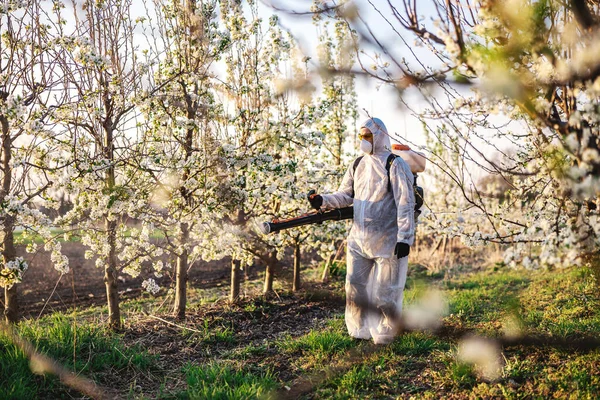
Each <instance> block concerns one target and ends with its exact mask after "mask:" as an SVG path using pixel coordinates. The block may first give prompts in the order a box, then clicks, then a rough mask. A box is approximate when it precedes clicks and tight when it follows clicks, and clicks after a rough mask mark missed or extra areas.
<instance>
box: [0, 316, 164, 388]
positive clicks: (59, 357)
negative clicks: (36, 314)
mask: <svg viewBox="0 0 600 400" xmlns="http://www.w3.org/2000/svg"><path fill="white" fill-rule="evenodd" d="M16 331H17V333H18V334H19V335H21V336H22V337H23V338H25V339H26V340H28V341H30V342H31V343H32V344H33V345H34V346H35V347H36V348H37V350H38V351H39V352H41V353H43V354H45V355H47V356H49V357H51V358H52V359H54V360H56V361H58V362H59V363H61V364H62V365H63V366H65V367H66V368H68V369H71V370H73V372H75V373H77V374H79V373H81V374H84V375H87V376H90V377H92V378H93V376H94V374H96V373H99V372H103V371H107V370H112V371H115V372H117V373H123V372H127V371H134V370H146V369H149V368H152V365H153V363H154V362H155V360H156V358H155V357H154V356H152V355H150V354H149V353H148V352H147V351H144V350H143V349H141V348H139V347H126V346H124V345H123V343H122V341H121V339H120V338H119V336H118V335H115V334H113V333H111V332H108V331H107V330H105V329H104V328H103V327H101V326H98V325H95V324H93V323H75V322H74V320H73V319H72V318H69V317H68V316H66V315H64V314H53V315H51V316H48V317H45V318H44V319H42V320H39V321H23V322H21V323H20V324H19V325H17V326H16ZM58 393H63V394H64V393H65V388H64V387H63V386H62V385H61V384H60V382H58V380H57V379H56V378H54V377H50V376H49V377H43V376H37V375H35V374H34V373H33V372H32V371H31V370H30V367H29V361H28V360H27V358H26V357H25V355H24V354H23V352H22V351H21V350H20V349H18V348H17V347H16V346H15V345H14V344H13V343H12V342H10V340H9V339H8V338H7V337H5V336H4V335H1V334H0V399H34V398H40V397H46V398H53V397H55V396H58Z"/></svg>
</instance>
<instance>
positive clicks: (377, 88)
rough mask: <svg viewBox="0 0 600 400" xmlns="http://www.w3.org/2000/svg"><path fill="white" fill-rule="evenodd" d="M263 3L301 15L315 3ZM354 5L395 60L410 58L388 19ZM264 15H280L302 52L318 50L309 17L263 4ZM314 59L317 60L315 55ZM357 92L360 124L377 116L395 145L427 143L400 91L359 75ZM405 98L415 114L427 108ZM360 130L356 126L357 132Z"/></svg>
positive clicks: (361, 0) (416, 98) (362, 0)
mask: <svg viewBox="0 0 600 400" xmlns="http://www.w3.org/2000/svg"><path fill="white" fill-rule="evenodd" d="M263 3H268V4H271V5H273V6H275V7H276V8H284V9H286V10H294V11H298V12H301V11H306V10H309V9H310V4H311V3H312V0H294V1H290V0H272V1H270V2H269V1H267V0H264V1H263ZM355 4H356V5H357V6H358V8H359V12H360V14H361V16H362V17H363V18H364V20H365V22H366V23H367V25H368V26H369V29H372V31H373V32H374V34H375V35H376V36H377V37H378V38H379V39H380V40H382V41H383V42H384V43H386V45H387V47H388V48H390V49H393V50H391V51H393V53H394V56H395V57H399V58H401V57H406V58H409V57H410V52H409V51H408V48H407V47H406V45H405V44H403V43H401V42H400V41H399V40H398V36H397V34H396V33H395V32H394V31H393V30H392V29H391V27H390V26H389V25H388V24H387V22H386V20H385V19H384V18H383V17H382V16H381V15H379V14H378V13H377V12H376V11H374V10H373V8H372V7H371V6H370V5H369V4H368V0H356V1H355ZM375 4H378V5H379V4H382V7H381V11H382V12H385V11H387V6H385V2H383V1H381V2H380V3H378V2H375ZM423 4H425V3H423ZM422 11H423V12H424V13H425V14H430V13H431V9H430V8H429V7H423V8H422ZM262 12H263V13H265V15H270V14H272V13H275V14H276V15H278V17H279V19H280V24H281V26H282V27H283V28H285V29H287V30H289V31H290V32H291V33H292V34H293V36H294V37H295V38H296V39H297V40H298V42H299V44H300V46H301V48H302V49H303V51H305V52H306V53H309V55H310V53H311V52H313V53H314V49H316V47H317V44H318V40H317V28H316V27H315V26H314V24H313V23H312V20H311V17H310V16H299V15H290V14H289V13H286V12H281V11H277V10H274V9H272V8H270V7H268V6H266V5H264V4H263V7H262ZM410 45H412V43H410ZM371 50H374V49H371ZM413 51H417V53H418V54H419V55H420V56H422V57H423V59H425V60H426V62H428V61H431V62H432V63H434V62H435V60H434V59H433V58H432V57H431V56H430V55H429V54H428V52H425V51H422V50H419V49H413ZM419 52H420V53H419ZM313 59H316V56H315V57H313ZM364 60H366V58H365V59H364ZM356 92H357V96H358V99H357V100H358V112H359V119H358V120H359V123H360V121H362V120H364V119H366V118H368V116H372V117H378V118H380V119H381V120H382V121H383V122H384V123H385V125H386V127H387V128H388V132H389V133H390V136H391V139H392V142H405V143H406V141H405V140H403V139H408V141H409V142H410V143H413V144H416V145H420V146H423V145H424V144H425V135H424V134H423V126H422V124H421V122H420V121H419V120H418V118H416V117H415V116H413V115H412V113H411V111H410V110H408V109H406V108H405V107H403V106H402V103H401V102H400V101H399V97H398V92H397V91H396V90H395V89H393V88H390V87H387V86H385V85H382V84H381V83H380V82H379V81H376V80H375V79H373V78H368V77H361V76H358V77H357V79H356ZM403 96H404V100H405V101H406V102H407V103H408V104H410V105H411V108H413V110H415V111H422V110H423V109H424V108H425V107H426V102H425V101H424V100H423V98H422V96H421V95H420V94H418V93H417V92H416V91H414V90H413V91H411V90H409V91H408V92H407V93H405V94H404V95H403ZM358 128H359V127H356V130H358Z"/></svg>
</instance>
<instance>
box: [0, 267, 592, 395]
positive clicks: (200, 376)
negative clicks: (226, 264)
mask: <svg viewBox="0 0 600 400" xmlns="http://www.w3.org/2000/svg"><path fill="white" fill-rule="evenodd" d="M336 279H338V278H336ZM339 279H341V277H339ZM333 287H334V289H333V290H337V289H338V288H339V287H341V286H340V285H339V282H334V283H333ZM432 287H434V288H437V289H438V290H440V291H441V292H442V293H443V294H444V296H445V298H446V300H447V302H448V305H449V313H448V315H447V316H446V317H445V318H444V319H443V324H444V330H442V331H441V332H438V333H432V332H412V333H406V334H403V335H401V336H399V337H397V338H396V339H395V340H394V342H393V343H391V344H390V345H387V346H373V345H372V344H371V343H370V342H369V341H360V340H354V339H352V338H350V337H349V336H348V333H347V331H346V326H345V322H344V317H343V314H342V313H337V314H334V315H333V316H332V317H330V318H327V319H326V320H319V321H317V320H315V322H314V325H313V329H312V330H310V331H309V332H308V333H306V334H299V333H298V332H295V331H294V329H293V328H291V329H290V331H288V332H287V333H286V332H283V333H282V334H280V335H279V336H277V338H275V339H273V340H271V339H269V340H267V339H265V337H267V336H265V337H261V336H260V335H259V336H258V340H257V338H256V337H255V336H254V335H246V333H248V332H238V331H236V326H238V325H236V323H237V322H239V321H245V322H248V321H251V322H252V324H251V326H252V327H253V328H252V329H261V326H260V323H259V321H263V320H264V323H265V325H263V326H262V328H268V326H269V324H270V323H272V322H270V321H272V320H271V319H270V318H271V317H272V316H276V315H277V313H278V312H280V311H282V310H283V309H284V310H285V312H290V311H291V310H288V309H285V308H282V307H281V305H280V304H278V303H277V301H276V300H271V301H270V300H265V299H263V298H256V299H255V300H254V301H249V302H246V303H244V304H243V305H242V306H230V305H227V304H226V303H225V302H221V301H216V303H215V300H217V299H221V298H222V296H224V295H226V294H224V293H223V292H225V291H226V290H227V288H226V287H217V288H211V289H208V290H199V289H193V290H190V292H189V295H190V296H189V300H190V305H191V307H190V314H191V315H193V314H194V310H195V309H198V310H203V311H206V310H205V309H204V307H210V313H207V314H202V313H200V315H201V316H203V317H202V318H197V317H196V318H190V319H188V321H186V322H181V323H182V324H184V325H186V326H188V327H189V328H192V329H194V330H195V331H192V330H185V329H181V330H178V329H177V328H175V327H173V326H168V325H165V324H162V323H158V322H157V323H156V325H153V326H154V327H153V328H152V329H155V330H156V334H157V335H165V334H168V335H170V336H169V339H172V341H173V342H174V343H175V342H176V343H177V346H174V347H175V349H177V348H179V347H181V348H182V349H181V351H182V352H181V353H180V354H179V355H180V356H181V357H180V358H178V357H179V355H178V354H177V353H176V354H174V355H172V354H171V355H170V354H169V353H166V357H173V358H169V360H170V361H169V363H168V368H166V369H164V370H160V369H156V358H155V357H154V356H151V355H149V354H148V353H147V352H146V351H144V349H143V348H140V347H137V346H136V345H133V344H132V345H129V346H128V345H127V344H126V343H125V342H124V339H125V338H124V337H122V336H119V335H115V334H111V333H109V332H107V331H105V330H104V329H103V328H102V327H101V324H102V323H103V321H104V320H105V319H106V318H105V317H106V316H105V314H106V310H105V309H104V308H101V307H97V308H93V309H90V310H86V311H78V312H77V314H76V315H77V320H76V321H74V319H73V318H74V315H75V314H72V315H68V314H56V315H52V316H48V317H45V318H42V319H41V320H40V321H38V322H35V321H26V322H23V323H21V324H20V325H19V326H18V327H17V328H18V330H19V333H21V334H22V335H23V336H24V337H26V338H27V339H28V340H30V341H31V342H32V343H34V344H35V345H36V346H37V347H38V349H40V351H42V352H44V353H46V354H48V355H50V356H51V357H53V358H55V359H57V360H58V361H60V362H61V363H63V364H64V365H65V366H67V367H68V368H71V369H73V370H74V371H75V372H77V373H81V374H83V375H85V376H88V377H91V378H92V379H95V380H96V381H97V382H98V383H100V384H106V385H107V386H109V387H111V384H112V383H113V381H112V378H114V377H115V376H119V377H127V376H132V377H136V378H137V377H139V376H151V377H152V380H154V381H156V382H157V385H156V386H152V387H148V386H147V385H148V384H147V382H146V383H140V384H141V385H142V389H141V390H137V389H136V390H135V391H131V392H130V393H127V392H124V394H123V397H126V396H129V397H130V398H157V397H158V398H165V399H167V398H168V399H174V398H178V399H204V398H211V399H256V398H272V397H274V396H275V395H276V393H275V392H274V391H276V390H283V389H282V388H283V387H284V386H290V387H292V389H293V387H294V384H295V383H296V382H297V381H298V380H302V379H303V378H304V379H305V380H306V381H308V382H310V384H311V385H312V387H310V390H309V391H308V392H306V393H304V394H302V395H299V396H298V397H299V398H307V399H308V398H310V399H316V398H318V399H321V398H322V399H363V398H364V399H380V398H382V399H383V398H386V399H387V398H409V397H410V398H415V399H422V398H424V399H438V398H509V399H521V398H540V399H541V398H549V397H552V396H556V397H559V398H596V396H597V395H596V393H600V351H590V352H587V353H586V352H577V351H569V350H563V349H555V348H534V347H519V346H513V347H508V348H506V349H504V353H503V356H502V360H503V362H504V366H503V369H502V371H501V373H500V376H499V378H498V379H497V380H495V381H493V382H489V381H486V380H485V379H484V378H482V377H480V376H478V372H477V371H478V370H477V368H476V367H475V366H473V365H470V364H468V363H464V362H462V361H460V360H459V359H458V357H457V354H458V348H459V341H460V336H457V335H455V334H453V332H459V331H464V330H469V331H472V332H476V333H479V334H482V335H485V336H491V337H495V336H500V335H503V334H504V332H505V330H506V329H507V327H508V324H509V322H510V321H512V323H513V324H516V326H517V327H519V328H520V329H521V332H522V333H530V334H542V335H548V336H552V337H562V338H567V339H569V338H573V339H574V340H575V339H577V338H578V337H581V336H595V337H597V336H598V334H599V332H600V297H599V295H598V292H599V291H598V289H597V287H596V286H595V285H594V277H593V276H592V274H591V273H590V272H589V270H586V269H581V268H578V269H568V270H559V271H546V272H531V271H519V270H510V269H506V268H499V269H498V270H488V271H485V272H480V273H477V274H469V275H467V274H466V273H465V274H463V275H458V276H455V277H454V278H448V277H446V278H443V277H442V276H441V275H436V276H430V275H427V274H425V273H421V274H412V275H411V277H410V278H409V282H408V283H407V289H406V291H405V297H404V298H405V305H406V306H409V305H410V304H411V303H414V302H418V301H419V299H420V297H421V295H422V294H424V293H427V290H428V289H430V288H432ZM280 293H282V292H280ZM164 296H165V295H163V296H159V297H158V298H153V297H151V296H149V295H148V296H146V295H144V296H143V297H141V298H138V299H135V300H132V301H129V302H124V303H123V304H122V310H123V313H124V315H125V325H126V327H128V328H129V329H133V330H135V329H136V327H137V325H136V324H137V323H139V313H140V312H141V311H142V310H144V311H147V312H150V313H153V312H156V313H157V314H160V313H161V312H162V313H164V312H167V310H168V307H169V301H170V300H169V299H168V298H167V300H168V301H167V302H166V303H165V304H166V306H164V307H163V309H162V311H160V310H159V309H158V304H159V303H160V302H162V301H163V300H165V297H164ZM300 296H303V295H300ZM299 298H301V299H302V298H303V297H299ZM305 298H306V300H305V301H315V302H317V301H318V299H316V298H315V299H312V300H311V298H310V297H305ZM203 301H206V302H203ZM321 306H323V305H321ZM323 307H325V306H323ZM99 314H100V316H99ZM204 315H206V316H207V317H204ZM240 317H241V318H240ZM144 320H145V321H146V322H147V319H146V318H144ZM236 321H237V322H236ZM244 326H245V325H244ZM149 333H150V335H153V334H154V332H153V331H150V332H149ZM251 333H255V332H251ZM249 337H250V338H251V339H250V341H249V339H248V338H249ZM268 337H271V336H270V335H269V336H268ZM159 343H162V342H159ZM167 348H170V346H168V345H165V349H167ZM159 351H160V347H159ZM189 360H192V361H189ZM178 361H179V364H177V362H178ZM173 363H174V364H173ZM139 382H143V380H140V381H139ZM161 382H162V386H160V387H159V385H161ZM144 385H145V386H144ZM122 391H123V389H122ZM73 396H75V397H77V394H76V393H73V392H67V390H66V389H65V388H64V387H63V386H62V385H61V384H60V383H59V382H57V381H56V379H54V378H52V377H42V376H37V375H34V374H32V373H31V372H30V370H29V365H28V362H27V360H26V359H25V358H24V357H23V355H22V354H21V353H20V352H19V351H18V350H17V349H15V348H14V346H12V345H11V344H10V343H7V341H6V339H5V338H0V398H2V399H4V398H14V399H17V398H18V399H21V398H24V399H28V398H40V397H42V398H70V397H73Z"/></svg>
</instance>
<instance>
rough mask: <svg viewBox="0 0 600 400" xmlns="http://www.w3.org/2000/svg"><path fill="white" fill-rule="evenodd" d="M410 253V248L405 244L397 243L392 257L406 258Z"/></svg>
mask: <svg viewBox="0 0 600 400" xmlns="http://www.w3.org/2000/svg"><path fill="white" fill-rule="evenodd" d="M408 253H410V246H409V245H407V244H406V243H402V242H398V243H396V248H395V249H394V255H395V256H397V257H398V258H402V257H406V256H407V255H408Z"/></svg>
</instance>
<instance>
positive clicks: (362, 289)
mask: <svg viewBox="0 0 600 400" xmlns="http://www.w3.org/2000/svg"><path fill="white" fill-rule="evenodd" d="M346 262H347V267H346V315H345V320H346V327H347V328H348V333H349V334H350V336H352V337H355V338H360V339H371V338H373V341H374V342H375V343H376V344H387V343H390V342H391V341H392V340H394V337H395V335H396V331H397V328H398V324H397V322H396V321H394V319H393V317H394V316H396V317H399V316H400V313H401V311H402V300H403V298H404V285H405V284H406V273H407V271H408V257H403V258H401V259H398V258H396V257H395V256H392V257H391V258H374V259H370V258H366V257H364V255H363V254H361V253H360V252H359V251H358V250H356V249H351V248H350V246H348V253H347V258H346Z"/></svg>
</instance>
